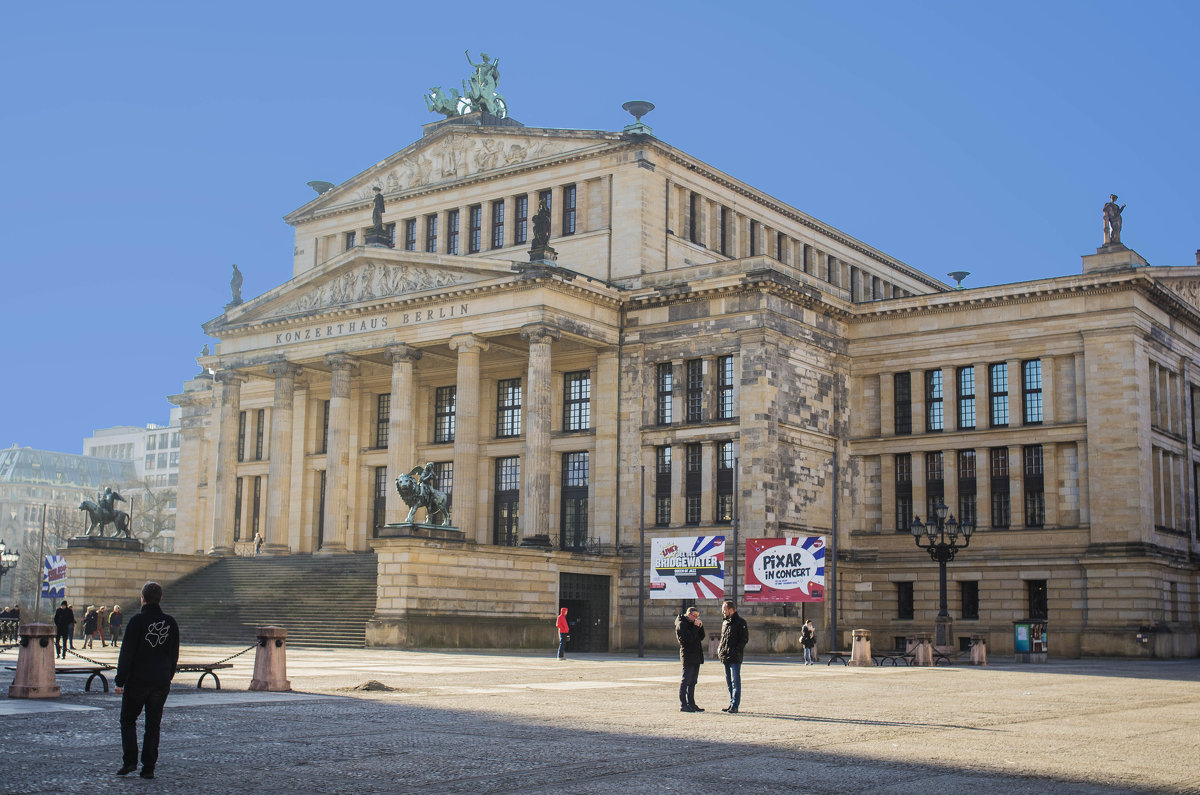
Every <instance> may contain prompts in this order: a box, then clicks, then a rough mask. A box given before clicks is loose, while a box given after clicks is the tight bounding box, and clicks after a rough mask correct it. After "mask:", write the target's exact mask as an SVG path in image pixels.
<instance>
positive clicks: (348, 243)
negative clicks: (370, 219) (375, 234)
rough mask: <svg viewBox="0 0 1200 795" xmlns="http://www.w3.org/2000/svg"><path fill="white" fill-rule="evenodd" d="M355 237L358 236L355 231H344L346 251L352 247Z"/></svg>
mask: <svg viewBox="0 0 1200 795" xmlns="http://www.w3.org/2000/svg"><path fill="white" fill-rule="evenodd" d="M357 237H358V233H357V232H347V233H346V251H349V250H350V249H352V248H354V245H355V242H356V240H355V239H356V238H357Z"/></svg>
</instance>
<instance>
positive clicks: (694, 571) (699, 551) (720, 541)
mask: <svg viewBox="0 0 1200 795" xmlns="http://www.w3.org/2000/svg"><path fill="white" fill-rule="evenodd" d="M650 561H651V563H650V598H651V599H721V598H723V597H724V596H725V536H686V537H683V538H652V539H650Z"/></svg>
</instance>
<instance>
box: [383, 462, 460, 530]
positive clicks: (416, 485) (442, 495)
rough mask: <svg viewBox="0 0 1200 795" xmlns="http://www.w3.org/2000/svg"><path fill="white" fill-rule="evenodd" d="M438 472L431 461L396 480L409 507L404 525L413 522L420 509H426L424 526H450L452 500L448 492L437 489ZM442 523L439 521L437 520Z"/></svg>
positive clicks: (397, 489)
mask: <svg viewBox="0 0 1200 795" xmlns="http://www.w3.org/2000/svg"><path fill="white" fill-rule="evenodd" d="M436 484H437V471H436V470H435V469H434V465H433V462H432V461H430V462H429V463H427V464H426V465H425V466H424V467H420V466H415V467H413V468H412V469H411V470H410V471H408V472H405V473H404V474H403V475H401V476H400V477H398V478H396V491H398V492H400V499H402V500H404V504H405V505H407V506H408V516H407V517H406V518H405V519H404V523H406V524H407V523H410V522H412V521H413V517H415V516H416V515H417V509H418V508H424V509H425V522H424V524H431V525H440V526H442V527H449V526H450V504H449V503H450V498H449V495H447V494H446V492H444V491H441V490H439V489H438V488H436ZM439 518H440V519H441V521H437V519H439Z"/></svg>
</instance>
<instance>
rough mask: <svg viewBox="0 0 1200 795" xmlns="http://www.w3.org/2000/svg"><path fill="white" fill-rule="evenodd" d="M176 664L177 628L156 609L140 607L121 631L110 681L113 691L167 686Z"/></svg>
mask: <svg viewBox="0 0 1200 795" xmlns="http://www.w3.org/2000/svg"><path fill="white" fill-rule="evenodd" d="M178 662H179V625H178V624H176V623H175V619H173V618H171V617H170V616H169V615H167V614H166V613H164V612H163V611H162V608H161V607H160V606H158V605H142V612H140V613H138V614H137V615H136V616H134V617H133V618H131V619H129V626H128V628H127V629H126V630H125V641H124V642H123V643H122V644H121V655H120V657H118V658H117V675H116V677H115V678H114V681H115V682H116V684H117V687H125V685H126V684H133V685H151V686H162V685H169V684H171V679H172V678H174V676H175V665H176V664H177V663H178Z"/></svg>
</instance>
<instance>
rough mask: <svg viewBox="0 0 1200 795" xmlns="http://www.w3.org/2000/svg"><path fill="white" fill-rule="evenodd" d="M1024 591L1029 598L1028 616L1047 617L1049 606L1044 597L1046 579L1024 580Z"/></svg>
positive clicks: (1048, 615)
mask: <svg viewBox="0 0 1200 795" xmlns="http://www.w3.org/2000/svg"><path fill="white" fill-rule="evenodd" d="M1025 592H1026V594H1027V595H1028V600H1029V618H1043V619H1044V618H1049V617H1050V606H1049V604H1048V603H1047V599H1046V581H1045V580H1026V581H1025Z"/></svg>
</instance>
